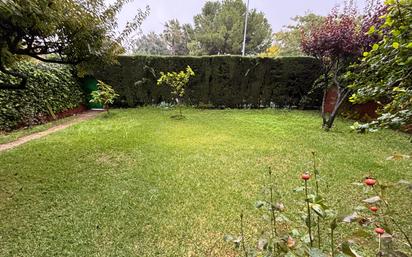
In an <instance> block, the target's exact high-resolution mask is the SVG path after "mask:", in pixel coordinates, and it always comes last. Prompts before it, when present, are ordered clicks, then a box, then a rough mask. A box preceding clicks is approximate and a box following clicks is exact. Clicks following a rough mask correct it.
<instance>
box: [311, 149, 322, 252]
mask: <svg viewBox="0 0 412 257" xmlns="http://www.w3.org/2000/svg"><path fill="white" fill-rule="evenodd" d="M312 155H313V173H314V174H315V185H316V195H319V182H318V176H317V173H318V172H317V170H316V153H315V152H312ZM317 220H318V223H317V227H318V248H319V249H320V246H321V239H320V217H319V216H318V217H317Z"/></svg>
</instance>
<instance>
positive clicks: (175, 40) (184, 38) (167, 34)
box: [162, 19, 191, 55]
mask: <svg viewBox="0 0 412 257" xmlns="http://www.w3.org/2000/svg"><path fill="white" fill-rule="evenodd" d="M190 29H191V26H190V25H189V24H185V25H180V22H179V21H178V20H177V19H173V20H170V21H168V22H166V24H165V29H164V31H163V35H162V37H163V39H164V40H165V42H166V44H167V45H168V48H169V51H170V53H171V54H172V55H188V54H189V49H188V42H189V30H190Z"/></svg>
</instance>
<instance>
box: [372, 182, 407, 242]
mask: <svg viewBox="0 0 412 257" xmlns="http://www.w3.org/2000/svg"><path fill="white" fill-rule="evenodd" d="M372 188H373V190H374V191H375V193H376V194H378V195H380V196H381V200H382V202H383V203H384V205H385V206H386V208H387V209H388V210H389V209H390V207H389V204H388V202H386V201H385V199H383V194H379V192H378V191H377V190H376V188H375V187H372ZM388 216H389V215H388ZM389 219H390V220H391V221H392V223H393V224H394V225H395V226H396V227H397V228H398V229H399V231H400V232H401V234H402V235H403V236H404V237H405V239H406V241H407V242H408V245H409V247H410V248H412V241H411V239H410V238H409V237H408V235H407V234H406V232H405V231H404V230H403V229H402V227H401V226H400V225H399V223H398V222H396V220H395V219H394V218H393V217H391V216H389ZM379 243H380V237H379Z"/></svg>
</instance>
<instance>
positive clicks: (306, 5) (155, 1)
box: [107, 0, 366, 33]
mask: <svg viewBox="0 0 412 257" xmlns="http://www.w3.org/2000/svg"><path fill="white" fill-rule="evenodd" d="M107 1H110V0H107ZM244 1H245V2H246V1H247V0H244ZM205 2H206V0H134V1H133V2H132V3H129V4H127V5H126V6H125V8H124V10H123V11H122V12H121V14H120V16H119V25H120V26H123V25H124V24H125V23H126V21H127V20H130V19H131V18H132V17H133V16H134V14H135V13H136V9H137V8H142V9H143V8H144V7H145V6H146V5H149V6H150V9H151V12H150V16H149V17H148V18H147V19H146V20H145V21H144V23H143V26H142V30H143V32H144V33H148V32H150V31H155V32H157V33H160V32H162V31H163V25H164V23H165V22H166V21H168V20H170V19H174V18H177V19H178V20H179V21H180V22H182V23H193V16H194V15H196V14H198V13H200V11H201V9H202V6H203V5H204V3H205ZM356 2H357V5H358V7H359V8H360V9H362V8H363V7H364V5H365V2H366V0H356ZM342 3H343V0H286V1H282V0H250V6H251V8H256V9H257V10H258V11H262V12H264V13H265V15H266V17H267V19H268V20H269V23H270V24H271V25H272V29H273V31H278V30H280V29H281V28H282V27H283V26H285V25H288V24H290V22H291V21H290V18H291V17H294V16H296V15H304V14H305V13H306V12H308V11H311V12H314V13H316V14H321V15H325V14H327V13H328V12H329V11H330V10H331V9H332V8H333V7H334V6H336V5H338V4H342Z"/></svg>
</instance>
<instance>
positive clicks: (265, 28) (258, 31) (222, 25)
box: [190, 0, 272, 55]
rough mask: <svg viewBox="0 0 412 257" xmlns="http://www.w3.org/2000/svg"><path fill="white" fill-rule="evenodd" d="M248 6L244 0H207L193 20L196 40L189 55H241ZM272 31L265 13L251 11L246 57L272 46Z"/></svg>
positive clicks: (192, 43)
mask: <svg viewBox="0 0 412 257" xmlns="http://www.w3.org/2000/svg"><path fill="white" fill-rule="evenodd" d="M245 13H246V5H245V3H244V2H243V1H242V0H223V1H221V2H212V1H208V2H206V3H205V5H204V6H203V9H202V13H201V14H199V15H196V16H195V17H194V24H195V26H194V40H193V41H192V42H191V45H190V53H191V54H195V55H213V54H240V53H241V50H242V42H243V32H244V18H245ZM271 36H272V29H271V27H270V24H269V22H268V20H267V19H266V17H265V15H264V14H263V13H262V12H257V11H256V10H255V9H252V10H250V11H249V20H248V31H247V36H246V38H247V44H246V53H247V54H258V53H261V52H263V51H265V50H266V49H267V48H268V47H269V46H270V44H271V42H270V41H271Z"/></svg>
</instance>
